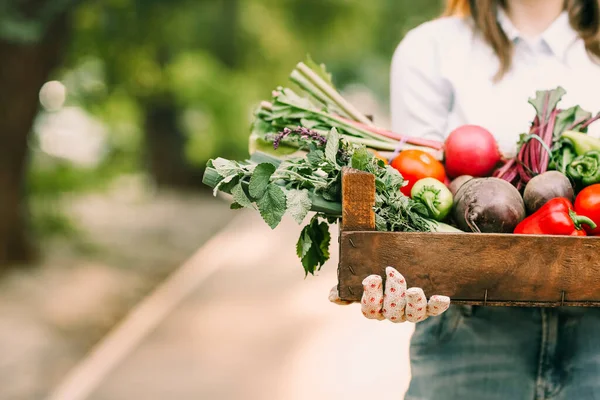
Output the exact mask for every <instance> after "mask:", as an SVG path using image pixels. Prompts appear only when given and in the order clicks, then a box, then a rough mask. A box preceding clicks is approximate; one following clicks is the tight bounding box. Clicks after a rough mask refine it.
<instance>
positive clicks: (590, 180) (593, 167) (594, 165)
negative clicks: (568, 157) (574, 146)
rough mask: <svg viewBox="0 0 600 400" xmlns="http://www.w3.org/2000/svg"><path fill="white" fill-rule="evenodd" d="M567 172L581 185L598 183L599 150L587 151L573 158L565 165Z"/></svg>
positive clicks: (599, 181) (599, 173)
mask: <svg viewBox="0 0 600 400" xmlns="http://www.w3.org/2000/svg"><path fill="white" fill-rule="evenodd" d="M567 174H568V175H569V177H570V178H571V179H573V181H575V182H577V184H578V186H581V187H585V186H589V185H593V184H595V183H600V151H598V150H592V151H588V152H587V153H585V154H584V155H581V156H579V157H577V158H575V159H574V160H573V161H572V162H571V164H569V166H568V167H567Z"/></svg>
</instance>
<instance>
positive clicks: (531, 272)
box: [338, 231, 600, 307]
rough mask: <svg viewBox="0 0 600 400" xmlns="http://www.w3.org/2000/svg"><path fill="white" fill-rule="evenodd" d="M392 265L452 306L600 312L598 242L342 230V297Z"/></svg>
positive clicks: (352, 295) (355, 294) (357, 294)
mask: <svg viewBox="0 0 600 400" xmlns="http://www.w3.org/2000/svg"><path fill="white" fill-rule="evenodd" d="M388 265H390V266H393V267H395V268H396V269H398V270H399V271H400V272H401V273H402V274H403V275H404V276H405V277H406V279H407V282H408V284H409V286H417V287H422V288H423V289H424V290H425V293H426V294H427V295H429V296H430V295H433V294H441V295H446V296H450V297H451V298H452V299H453V301H454V303H455V304H459V303H461V304H474V305H484V304H485V305H498V306H509V305H515V306H527V305H530V306H548V307H553V306H560V305H561V304H563V305H577V306H600V238H592V237H564V236H562V237H559V236H533V235H500V234H475V233H472V234H471V233H459V234H453V233H452V234H451V233H390V232H361V231H354V232H353V231H342V232H341V236H340V264H339V268H338V279H339V285H338V289H339V293H340V297H341V298H342V299H344V300H354V301H360V298H361V296H362V284H361V282H362V280H363V279H364V278H365V277H366V276H368V275H370V274H379V275H382V276H385V273H384V269H385V267H386V266H388Z"/></svg>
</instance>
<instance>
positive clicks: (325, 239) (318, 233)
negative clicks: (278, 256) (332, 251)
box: [296, 215, 331, 275]
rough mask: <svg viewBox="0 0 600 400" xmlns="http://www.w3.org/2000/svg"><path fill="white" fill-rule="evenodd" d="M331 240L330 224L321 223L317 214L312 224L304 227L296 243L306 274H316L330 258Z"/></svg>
mask: <svg viewBox="0 0 600 400" xmlns="http://www.w3.org/2000/svg"><path fill="white" fill-rule="evenodd" d="M330 241H331V235H330V234H329V226H328V225H327V223H326V222H320V223H319V220H318V217H317V216H316V215H315V216H314V217H313V218H312V220H311V221H310V224H308V225H306V226H305V227H304V228H303V229H302V232H301V233H300V238H299V239H298V243H296V253H297V254H298V257H300V258H301V260H302V266H303V267H304V272H305V275H308V274H309V273H310V274H311V275H314V273H315V271H317V270H320V269H321V267H322V266H323V264H325V262H326V261H327V260H328V259H329V243H330Z"/></svg>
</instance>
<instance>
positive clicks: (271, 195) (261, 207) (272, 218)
mask: <svg viewBox="0 0 600 400" xmlns="http://www.w3.org/2000/svg"><path fill="white" fill-rule="evenodd" d="M256 205H257V206H258V211H259V212H260V215H261V216H262V217H263V219H264V220H265V222H266V223H267V224H268V225H269V226H270V227H271V228H272V229H274V228H275V227H277V225H279V222H281V218H282V217H283V214H285V208H286V207H285V206H286V202H285V193H284V192H283V190H282V189H281V188H280V187H279V186H277V185H276V184H274V183H270V184H269V185H268V186H267V188H266V190H265V191H264V194H263V196H261V197H260V199H258V201H257V202H256Z"/></svg>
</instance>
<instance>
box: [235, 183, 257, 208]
mask: <svg viewBox="0 0 600 400" xmlns="http://www.w3.org/2000/svg"><path fill="white" fill-rule="evenodd" d="M231 195H232V196H233V201H235V202H236V203H237V204H238V205H240V206H241V207H246V208H254V207H252V201H250V199H249V198H248V196H247V195H246V192H245V191H244V188H243V187H242V184H241V183H238V184H237V185H235V186H234V187H233V189H231Z"/></svg>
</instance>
